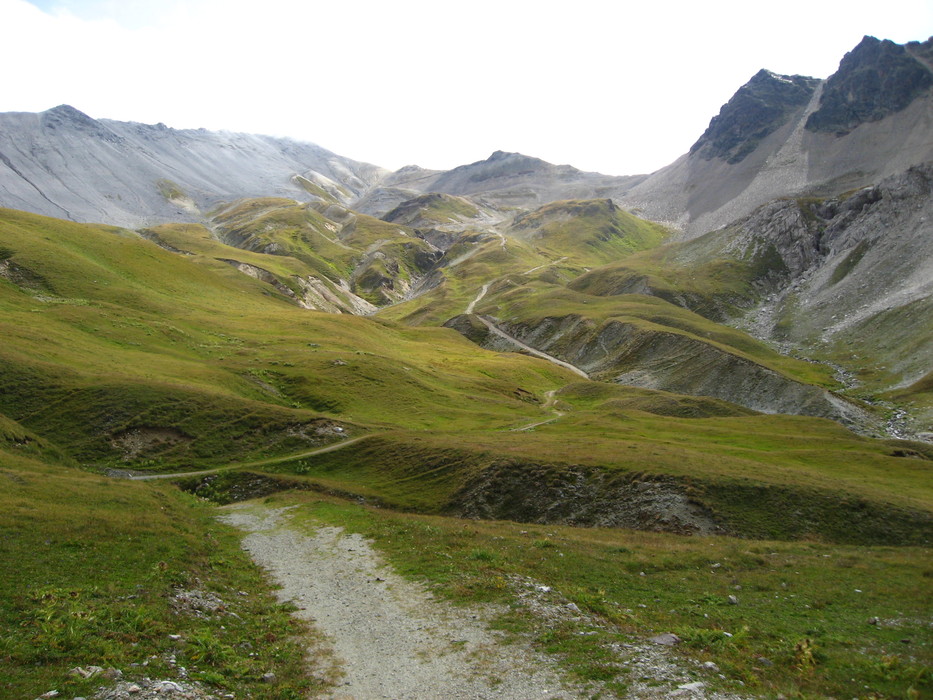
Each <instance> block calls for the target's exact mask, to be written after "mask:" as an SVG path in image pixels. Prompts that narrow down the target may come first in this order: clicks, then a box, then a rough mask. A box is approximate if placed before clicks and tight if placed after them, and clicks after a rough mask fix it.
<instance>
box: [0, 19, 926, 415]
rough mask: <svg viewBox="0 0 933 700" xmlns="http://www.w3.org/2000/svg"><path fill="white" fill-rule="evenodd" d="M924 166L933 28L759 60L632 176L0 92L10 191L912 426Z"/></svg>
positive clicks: (437, 310)
mask: <svg viewBox="0 0 933 700" xmlns="http://www.w3.org/2000/svg"><path fill="white" fill-rule="evenodd" d="M931 182H933V39H930V40H927V41H925V42H922V43H920V42H912V43H909V44H906V45H898V44H895V43H893V42H890V41H879V40H878V39H875V38H872V37H865V38H864V39H863V40H862V42H861V43H860V44H859V45H858V46H856V47H855V48H854V49H853V50H852V51H851V52H849V53H848V54H846V56H845V57H844V58H843V59H842V61H841V63H840V66H839V69H838V71H837V72H836V73H834V74H833V75H832V76H830V77H829V78H828V79H826V80H818V79H815V78H809V77H804V76H787V75H778V74H776V73H772V72H770V71H767V70H761V71H759V72H758V73H757V74H755V75H754V76H753V77H752V78H751V80H749V82H748V83H747V84H745V85H744V86H742V87H741V88H739V90H738V91H737V92H736V94H735V95H734V96H733V97H732V99H731V100H729V102H728V103H727V104H725V105H724V106H723V107H722V109H721V111H720V113H719V114H718V115H717V116H715V117H714V118H713V119H712V120H711V122H710V125H709V128H708V129H707V130H706V132H705V133H704V134H702V135H701V136H700V138H699V139H698V140H697V142H696V143H695V144H694V145H693V147H692V148H691V149H690V151H689V152H688V153H686V154H684V155H683V156H682V157H681V158H679V159H678V160H677V161H675V162H674V163H672V164H671V165H669V166H667V167H665V168H662V169H661V170H659V171H657V172H655V173H652V174H650V175H633V176H628V177H616V176H608V175H602V174H599V173H589V172H583V171H580V170H577V169H576V168H573V167H571V166H569V165H553V164H550V163H547V162H545V161H542V160H540V159H537V158H533V157H530V156H526V155H522V154H518V153H505V152H501V151H497V152H495V153H493V154H492V155H491V156H490V157H489V158H487V159H486V160H483V161H479V162H476V163H471V164H468V165H463V166H460V167H457V168H454V169H452V170H448V171H433V170H426V169H423V168H420V167H417V166H407V167H405V168H402V169H400V170H398V171H395V172H390V171H388V170H385V169H382V168H379V167H377V166H375V165H370V164H367V163H361V162H357V161H354V160H350V159H348V158H344V157H342V156H339V155H337V154H334V153H332V152H330V151H327V150H326V149H323V148H321V147H319V146H316V145H313V144H308V143H299V142H295V141H291V140H288V139H280V138H272V137H266V136H256V135H249V134H234V133H228V132H209V131H205V130H175V129H171V128H168V127H166V126H164V125H162V124H158V125H155V126H151V125H144V124H136V123H125V122H117V121H112V120H106V119H101V120H95V119H92V118H91V117H89V116H87V115H86V114H83V113H82V112H80V111H78V110H77V109H75V108H73V107H70V106H67V105H62V106H59V107H55V108H54V109H50V110H48V111H46V112H43V113H41V114H27V113H8V114H2V115H0V205H2V206H5V207H9V208H11V209H20V210H26V211H30V212H35V213H39V214H43V215H47V216H52V217H56V218H60V219H67V220H71V221H74V222H99V223H104V224H108V225H115V226H119V227H124V228H127V229H135V230H136V235H140V236H142V237H144V238H146V239H148V240H150V241H153V242H155V243H157V244H158V245H160V246H162V247H163V248H165V249H166V250H170V251H173V252H177V253H184V254H188V255H196V254H208V255H210V256H211V257H212V258H213V259H214V260H217V261H221V262H223V263H225V264H226V265H229V266H230V267H232V268H233V269H235V270H237V271H239V272H241V273H244V274H247V275H250V276H251V277H253V278H255V279H257V280H260V281H262V282H263V283H265V284H267V285H268V286H269V288H270V289H271V290H274V293H275V294H276V295H280V296H282V297H283V298H286V299H288V300H289V301H290V302H291V303H294V304H297V305H299V306H302V307H304V308H308V309H317V310H322V311H327V312H331V313H348V314H355V315H372V314H379V315H380V316H381V317H383V318H388V319H395V320H400V321H403V322H405V323H407V324H412V325H425V324H427V325H441V324H447V325H449V326H451V327H453V328H456V329H457V330H459V331H460V332H462V333H464V334H465V335H466V336H467V337H469V338H471V339H473V340H475V341H476V342H478V343H480V344H483V345H485V346H488V347H492V348H498V349H516V348H518V349H523V348H524V349H526V350H527V349H528V348H531V349H532V350H534V351H535V352H541V353H545V354H548V356H549V357H551V359H553V360H555V361H558V362H563V363H565V364H571V365H572V366H573V367H574V368H575V369H576V371H578V372H580V373H583V374H589V375H590V376H593V377H597V378H600V379H603V380H606V381H612V382H615V383H619V384H625V385H629V386H638V387H642V388H646V389H654V390H666V391H675V392H678V393H681V394H696V395H703V396H712V397H716V398H718V399H723V400H727V401H731V402H734V403H737V404H741V405H743V406H745V407H747V408H750V409H754V410H759V411H765V412H772V413H773V412H786V413H802V414H807V415H817V416H825V417H831V418H834V419H836V420H839V421H842V422H844V423H846V424H847V425H850V426H852V427H855V428H857V429H860V430H863V431H865V432H869V433H877V432H878V431H883V430H888V431H889V432H890V431H892V430H893V431H895V432H896V431H897V430H900V431H901V432H903V431H904V430H907V428H905V427H903V426H902V427H901V428H896V427H891V426H889V427H888V428H883V426H882V424H881V423H882V421H881V417H880V416H879V412H878V411H874V412H873V411H872V410H869V409H868V407H867V406H865V405H860V404H858V402H853V401H851V400H850V399H851V398H853V397H857V398H859V399H869V400H871V401H880V400H883V401H890V400H895V401H899V402H900V404H903V405H906V404H907V403H910V405H911V406H912V409H911V411H912V415H913V416H914V417H913V419H912V420H914V423H913V428H911V429H910V430H911V431H913V432H920V433H923V432H924V431H926V430H929V426H928V424H927V421H928V420H929V419H930V417H931V416H933V397H931V396H930V390H929V387H928V384H929V382H930V381H931V376H933V375H931V364H930V352H929V348H930V347H933V303H931V298H933V236H931V235H930V230H931V228H930V224H929V222H930V221H931V220H933V219H931V217H933V196H931ZM636 217H638V218H636ZM645 220H650V221H654V222H660V224H661V225H658V224H649V223H648V221H645ZM184 225H188V228H184ZM191 225H194V226H195V228H192V227H191ZM179 227H181V228H179ZM662 244H664V245H662ZM283 259H287V260H288V261H289V262H288V263H287V265H285V267H283V266H282V260H283ZM530 290H533V293H532V291H530ZM555 295H556V296H555ZM567 295H570V296H567ZM635 297H639V298H651V299H652V300H653V301H652V302H651V303H652V304H655V305H656V304H662V305H663V306H664V309H665V310H664V311H663V313H662V312H661V311H660V310H659V309H658V308H657V307H655V306H652V307H651V308H650V309H649V308H647V307H638V304H636V305H635V306H632V305H631V304H632V303H634V302H633V299H634V298H635ZM558 298H559V299H560V302H559V303H558V301H557V299H558ZM471 301H472V303H469V304H468V302H471ZM639 303H641V302H639ZM636 307H637V309H636ZM465 311H466V313H464V312H465ZM545 311H547V312H548V313H544V312H545ZM659 313H660V314H661V316H660V317H659V316H658V315H657V314H659ZM478 314H485V316H484V318H485V320H484V321H482V323H480V321H479V320H478V318H479V317H478V316H477V315H478ZM684 314H687V315H684ZM623 317H624V318H625V319H626V320H624V321H622V320H620V319H622V318H623ZM483 324H486V325H483ZM489 324H493V325H489ZM707 324H711V325H707ZM721 324H727V325H729V326H731V327H733V328H742V329H744V330H745V331H747V332H748V333H750V334H751V335H752V336H754V337H755V338H757V339H758V341H763V342H764V343H767V344H769V345H770V347H771V348H772V349H769V350H766V347H765V345H760V344H759V345H755V346H754V347H753V346H751V345H748V346H746V341H745V340H742V339H740V338H739V337H738V336H733V335H731V334H732V333H733V332H734V331H731V330H730V331H729V333H727V334H726V335H722V336H720V335H719V334H720V333H725V331H721V330H716V329H717V328H720V329H721V328H724V327H725V326H722V325H721ZM506 338H509V339H510V340H506ZM773 349H778V350H780V351H781V352H783V353H785V354H793V353H802V356H803V357H806V358H808V359H818V360H819V361H820V362H823V363H829V364H830V365H831V366H832V367H834V368H835V369H834V371H835V372H836V373H837V375H838V376H837V380H836V381H837V382H838V385H837V386H835V387H834V386H833V384H832V382H828V381H825V378H824V380H820V381H817V380H815V379H814V378H813V377H810V378H808V372H807V371H806V369H805V368H802V367H801V366H796V365H795V366H794V367H790V366H789V365H788V366H784V365H782V364H781V363H782V362H783V361H778V360H777V359H775V358H772V357H771V356H770V355H768V353H769V352H773ZM849 373H852V377H851V378H850V377H849ZM815 385H819V386H815ZM827 388H836V389H839V388H843V389H845V390H847V391H849V393H850V394H851V396H849V397H848V398H841V397H840V396H839V395H837V394H833V393H832V392H828V391H827ZM911 402H912V403H911ZM886 405H887V404H886ZM892 405H893V404H892ZM892 425H893V424H892Z"/></svg>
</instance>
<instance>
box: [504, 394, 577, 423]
mask: <svg viewBox="0 0 933 700" xmlns="http://www.w3.org/2000/svg"><path fill="white" fill-rule="evenodd" d="M556 393H557V389H551V390H550V391H548V392H546V393H545V394H544V395H545V396H546V397H547V401H545V402H544V404H543V405H542V406H541V408H542V409H544V410H545V411H546V410H548V409H551V410H552V411H554V417H553V418H548V419H547V420H539V421H537V422H535V423H529V424H528V425H523V426H521V427H519V428H512V429H511V431H510V432H513V433H520V432H522V431H525V430H532V429H533V428H537V427H538V426H539V425H547V424H548V423H553V422H554V421H556V420H557V419H558V418H563V417H564V416H565V415H567V414H566V413H564V412H563V411H558V410H557V409H556V408H554V404H555V403H557V398H556V397H555V396H554V395H555V394H556Z"/></svg>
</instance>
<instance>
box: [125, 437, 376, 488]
mask: <svg viewBox="0 0 933 700" xmlns="http://www.w3.org/2000/svg"><path fill="white" fill-rule="evenodd" d="M374 434H375V433H374ZM374 434H370V435H361V436H360V437H356V438H351V439H349V440H344V441H343V442H336V443H333V444H330V445H327V446H326V447H318V448H317V449H314V450H309V451H307V452H299V453H297V454H293V455H285V456H284V457H270V458H268V459H257V460H255V461H253V462H236V463H234V464H228V465H226V466H224V467H215V468H214V469H203V470H201V471H197V472H173V473H171V474H133V473H131V472H125V473H121V472H119V470H115V471H114V472H113V473H112V474H111V476H117V477H121V478H124V479H130V480H131V481H152V480H154V479H176V478H178V477H184V476H204V475H206V474H216V473H217V472H222V471H227V470H228V469H241V468H244V467H246V468H248V467H263V466H266V465H267V464H279V463H280V462H289V461H291V460H293V459H301V458H302V457H313V456H314V455H320V454H324V453H325V452H335V451H336V450H342V449H343V448H344V447H349V446H350V445H353V444H354V443H357V442H359V441H360V440H365V439H366V438H368V437H373V435H374Z"/></svg>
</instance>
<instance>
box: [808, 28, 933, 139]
mask: <svg viewBox="0 0 933 700" xmlns="http://www.w3.org/2000/svg"><path fill="white" fill-rule="evenodd" d="M931 47H933V39H930V40H928V41H926V42H924V43H923V44H919V43H917V46H916V56H917V57H916V58H915V56H914V54H913V53H910V52H908V51H907V48H906V47H904V46H901V45H899V44H895V43H894V42H893V41H888V40H885V41H879V40H878V39H876V38H875V37H871V36H866V37H865V38H864V39H862V41H861V43H860V44H859V45H858V46H856V47H855V48H854V49H853V50H852V51H850V52H849V53H847V54H846V55H845V57H844V58H843V59H842V62H841V63H840V64H839V70H838V71H836V72H835V73H834V74H833V75H831V76H830V77H829V78H828V79H827V80H826V85H825V87H824V89H823V94H822V96H821V97H820V107H819V109H818V110H817V111H815V112H814V113H813V114H811V115H810V116H809V117H808V118H807V125H806V128H807V129H809V130H810V131H826V132H830V133H835V134H837V135H840V136H841V135H844V134H847V133H849V132H850V131H852V130H853V129H854V128H856V127H857V126H859V125H860V124H864V123H866V122H875V121H879V120H881V119H883V118H884V117H886V116H888V115H889V114H893V113H894V112H899V111H901V110H902V109H905V108H906V107H907V106H908V105H910V103H911V102H913V101H914V100H915V99H917V98H918V97H920V96H921V95H922V94H923V93H925V92H926V91H928V90H929V89H930V87H931V86H933V73H931V71H930V68H929V66H927V65H924V63H923V62H921V61H922V59H920V58H919V57H920V56H924V55H926V54H927V53H928V52H929V51H930V50H931Z"/></svg>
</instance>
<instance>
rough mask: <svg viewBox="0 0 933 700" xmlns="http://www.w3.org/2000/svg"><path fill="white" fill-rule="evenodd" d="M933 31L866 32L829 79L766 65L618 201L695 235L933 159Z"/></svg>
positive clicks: (689, 235)
mask: <svg viewBox="0 0 933 700" xmlns="http://www.w3.org/2000/svg"><path fill="white" fill-rule="evenodd" d="M931 52H933V39H928V40H927V41H925V42H923V43H920V42H911V43H909V44H907V45H903V46H902V45H899V44H895V43H893V42H891V41H887V40H885V41H879V40H878V39H875V38H874V37H869V36H866V37H865V38H864V39H863V40H862V41H861V43H860V44H859V45H858V46H857V47H856V48H855V49H853V50H852V51H850V52H849V53H847V54H846V55H845V57H844V58H843V59H842V61H841V62H840V64H839V69H838V70H837V71H836V72H835V73H834V74H833V75H831V76H830V77H829V78H827V79H826V80H822V81H821V80H815V79H813V78H807V77H803V76H788V75H778V74H776V73H772V72H770V71H766V70H762V71H760V72H759V73H757V74H756V75H755V76H753V77H752V79H751V80H750V81H749V82H748V83H747V84H746V85H744V86H743V87H741V88H740V89H739V90H738V92H736V94H735V95H734V96H733V97H732V99H731V100H729V102H727V103H726V104H725V105H724V106H723V107H722V109H721V110H720V113H719V115H717V116H716V117H714V118H713V119H712V121H711V122H710V125H709V128H708V129H707V130H706V132H705V133H704V134H703V135H702V136H701V137H700V139H699V140H698V141H697V142H696V143H695V144H694V145H693V147H692V148H691V149H690V152H689V153H686V154H684V155H683V156H681V157H680V158H679V159H677V160H676V161H675V162H674V163H672V164H670V165H669V166H667V167H665V168H662V169H661V170H659V171H657V172H656V173H653V174H651V175H650V176H649V177H648V178H646V179H645V180H644V181H643V182H640V183H638V184H636V185H635V186H634V187H632V188H631V190H630V191H627V192H622V193H619V195H618V199H619V201H621V202H624V203H625V204H626V205H627V206H631V207H635V208H636V209H637V210H638V211H639V212H640V213H641V215H643V216H646V217H647V218H650V219H657V220H663V221H668V222H671V223H672V224H673V225H675V226H676V227H677V228H679V229H681V230H683V232H684V235H685V236H686V237H691V236H697V235H701V234H703V233H706V232H707V231H710V230H712V229H715V228H719V227H721V226H724V225H726V224H728V223H729V222H731V221H733V220H735V219H737V218H740V217H742V216H746V215H747V214H750V213H751V212H752V211H753V210H754V209H755V208H756V207H758V206H760V205H762V204H764V203H766V202H768V201H770V200H772V199H775V198H777V197H783V196H808V195H812V196H827V195H835V194H840V193H842V192H845V191H848V190H853V189H858V188H860V187H866V186H868V185H872V184H876V183H877V182H878V181H879V180H881V179H883V178H885V177H887V176H889V175H894V174H896V173H899V172H903V171H904V170H906V169H907V168H909V167H911V166H914V165H919V164H921V163H925V162H928V161H930V160H931V159H933V142H931V141H930V138H929V134H930V132H931V130H933V59H931Z"/></svg>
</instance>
